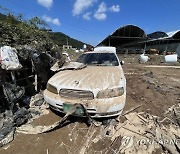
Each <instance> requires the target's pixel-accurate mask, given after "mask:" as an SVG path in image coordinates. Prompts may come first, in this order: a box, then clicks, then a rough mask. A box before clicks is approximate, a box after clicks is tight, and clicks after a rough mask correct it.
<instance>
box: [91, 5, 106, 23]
mask: <svg viewBox="0 0 180 154" xmlns="http://www.w3.org/2000/svg"><path fill="white" fill-rule="evenodd" d="M106 11H107V7H106V3H104V2H102V3H101V4H100V5H99V7H98V9H97V11H96V12H95V14H94V17H95V18H96V19H97V20H105V19H106V18H107V15H106Z"/></svg>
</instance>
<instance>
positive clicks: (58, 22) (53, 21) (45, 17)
mask: <svg viewBox="0 0 180 154" xmlns="http://www.w3.org/2000/svg"><path fill="white" fill-rule="evenodd" d="M42 18H43V20H45V21H46V22H49V23H52V24H54V25H57V26H59V25H61V23H60V21H59V19H58V18H54V19H53V18H51V17H49V16H46V15H43V16H42Z"/></svg>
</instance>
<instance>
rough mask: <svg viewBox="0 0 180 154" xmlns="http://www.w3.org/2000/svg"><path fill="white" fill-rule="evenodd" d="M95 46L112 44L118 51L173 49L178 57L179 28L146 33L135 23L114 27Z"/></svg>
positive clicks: (179, 48)
mask: <svg viewBox="0 0 180 154" xmlns="http://www.w3.org/2000/svg"><path fill="white" fill-rule="evenodd" d="M97 46H114V47H116V48H117V52H118V53H123V52H125V51H126V52H127V50H128V51H129V52H131V53H137V51H142V50H149V49H157V50H159V51H160V52H163V51H175V52H176V53H177V54H178V56H179V57H180V30H177V31H173V32H168V33H166V32H162V31H157V32H153V33H151V34H148V35H147V34H146V33H145V31H144V30H143V29H141V28H140V27H138V26H135V25H126V26H123V27H120V28H118V29H116V30H115V31H114V32H113V33H112V34H111V35H109V36H107V37H106V38H105V39H104V40H103V41H102V42H100V43H99V44H98V45H97Z"/></svg>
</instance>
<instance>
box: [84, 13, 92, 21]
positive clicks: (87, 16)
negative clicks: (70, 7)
mask: <svg viewBox="0 0 180 154" xmlns="http://www.w3.org/2000/svg"><path fill="white" fill-rule="evenodd" d="M91 14H92V13H91V12H87V13H85V14H83V19H85V20H91V17H90V15H91Z"/></svg>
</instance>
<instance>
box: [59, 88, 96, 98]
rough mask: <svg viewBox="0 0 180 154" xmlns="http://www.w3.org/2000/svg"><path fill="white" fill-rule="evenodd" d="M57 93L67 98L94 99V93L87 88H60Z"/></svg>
mask: <svg viewBox="0 0 180 154" xmlns="http://www.w3.org/2000/svg"><path fill="white" fill-rule="evenodd" d="M59 95H60V96H61V97H64V98H69V99H84V100H91V99H94V95H93V93H92V92H91V91H87V90H75V89H61V90H60V92H59Z"/></svg>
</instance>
